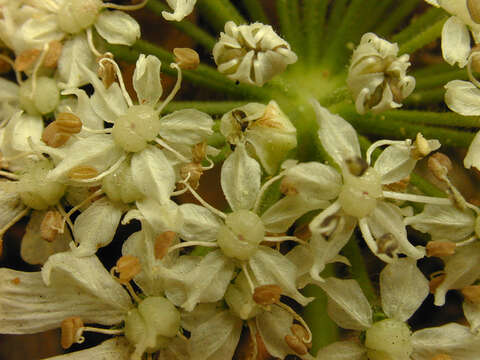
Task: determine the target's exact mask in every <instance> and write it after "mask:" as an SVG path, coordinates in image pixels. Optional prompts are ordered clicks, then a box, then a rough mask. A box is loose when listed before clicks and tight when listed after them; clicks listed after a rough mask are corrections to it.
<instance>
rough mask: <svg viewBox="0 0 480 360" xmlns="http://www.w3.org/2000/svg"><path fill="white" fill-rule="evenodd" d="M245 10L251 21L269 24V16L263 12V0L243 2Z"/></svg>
mask: <svg viewBox="0 0 480 360" xmlns="http://www.w3.org/2000/svg"><path fill="white" fill-rule="evenodd" d="M242 3H243V6H244V7H245V10H247V12H248V15H249V16H250V20H252V21H258V22H261V23H263V24H268V23H270V21H268V17H267V14H265V11H264V10H263V7H262V4H261V0H242Z"/></svg>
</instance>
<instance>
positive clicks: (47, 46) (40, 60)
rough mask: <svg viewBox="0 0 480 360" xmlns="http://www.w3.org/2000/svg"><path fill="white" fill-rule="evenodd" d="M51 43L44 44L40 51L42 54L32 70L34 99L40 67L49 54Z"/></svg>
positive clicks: (32, 94)
mask: <svg viewBox="0 0 480 360" xmlns="http://www.w3.org/2000/svg"><path fill="white" fill-rule="evenodd" d="M48 48H49V45H48V43H47V44H45V45H44V46H43V50H42V52H41V53H40V56H39V57H38V59H37V62H36V63H35V66H34V68H33V71H32V93H31V95H30V97H31V98H32V99H33V96H34V95H35V91H36V90H37V72H38V70H39V69H40V67H41V66H42V64H43V60H45V56H46V55H47V52H48Z"/></svg>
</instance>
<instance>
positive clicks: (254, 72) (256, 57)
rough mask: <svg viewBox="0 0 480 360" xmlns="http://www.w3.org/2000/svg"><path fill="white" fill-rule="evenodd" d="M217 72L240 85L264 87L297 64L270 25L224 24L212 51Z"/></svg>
mask: <svg viewBox="0 0 480 360" xmlns="http://www.w3.org/2000/svg"><path fill="white" fill-rule="evenodd" d="M213 58H214V60H215V63H216V64H217V67H218V71H220V72H221V73H222V74H225V75H227V76H228V77H229V78H230V79H232V80H236V81H239V82H241V83H247V84H253V85H257V86H262V85H263V84H265V83H266V82H267V81H269V80H270V79H271V78H273V77H274V76H275V75H277V74H279V73H282V72H283V71H284V70H285V69H286V68H287V65H290V64H293V63H295V62H296V61H297V55H295V53H294V52H293V51H292V50H291V49H290V45H289V44H288V43H287V42H286V41H285V40H283V39H282V38H281V37H280V36H278V35H277V34H276V33H275V31H274V30H273V29H272V27H271V26H270V25H264V24H262V23H258V22H257V23H253V24H249V25H236V24H235V23H234V22H233V21H229V22H227V23H226V24H225V32H222V33H220V40H219V41H218V42H217V43H216V44H215V46H214V48H213Z"/></svg>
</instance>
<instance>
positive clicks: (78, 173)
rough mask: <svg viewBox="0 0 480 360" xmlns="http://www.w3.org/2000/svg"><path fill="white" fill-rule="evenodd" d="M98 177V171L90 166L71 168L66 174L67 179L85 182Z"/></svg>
mask: <svg viewBox="0 0 480 360" xmlns="http://www.w3.org/2000/svg"><path fill="white" fill-rule="evenodd" d="M97 175H98V170H97V169H95V168H94V167H93V166H90V165H80V166H76V167H74V168H72V169H71V170H70V171H69V172H68V177H69V178H70V179H72V180H86V179H91V178H94V177H95V176H97Z"/></svg>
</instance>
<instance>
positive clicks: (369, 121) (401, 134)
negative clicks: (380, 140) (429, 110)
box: [330, 104, 475, 148]
mask: <svg viewBox="0 0 480 360" xmlns="http://www.w3.org/2000/svg"><path fill="white" fill-rule="evenodd" d="M330 110H331V111H333V112H334V113H338V114H339V115H340V116H342V117H343V118H344V119H345V120H347V121H348V122H350V123H351V124H352V125H353V127H354V128H355V129H356V130H357V131H358V132H360V133H362V134H372V135H378V136H382V137H385V138H387V139H408V138H409V139H415V137H416V136H417V134H418V133H422V134H423V135H424V136H425V137H426V138H428V139H438V140H439V141H440V142H441V143H442V145H444V146H456V147H464V148H466V147H468V146H469V145H470V143H471V142H472V140H473V137H474V136H475V134H474V133H471V132H466V131H459V130H451V129H444V128H439V127H434V126H428V125H419V124H413V123H409V122H407V121H400V120H395V119H391V118H390V117H388V116H386V115H384V114H378V115H374V114H365V115H360V114H358V113H357V112H356V110H355V107H354V106H353V105H350V104H339V105H335V106H333V107H331V108H330Z"/></svg>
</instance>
